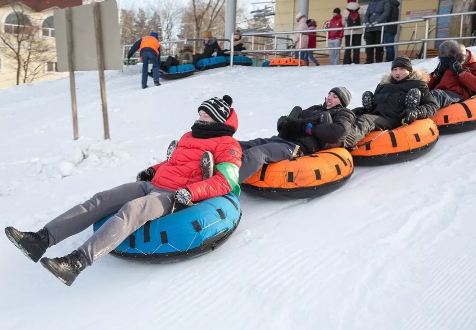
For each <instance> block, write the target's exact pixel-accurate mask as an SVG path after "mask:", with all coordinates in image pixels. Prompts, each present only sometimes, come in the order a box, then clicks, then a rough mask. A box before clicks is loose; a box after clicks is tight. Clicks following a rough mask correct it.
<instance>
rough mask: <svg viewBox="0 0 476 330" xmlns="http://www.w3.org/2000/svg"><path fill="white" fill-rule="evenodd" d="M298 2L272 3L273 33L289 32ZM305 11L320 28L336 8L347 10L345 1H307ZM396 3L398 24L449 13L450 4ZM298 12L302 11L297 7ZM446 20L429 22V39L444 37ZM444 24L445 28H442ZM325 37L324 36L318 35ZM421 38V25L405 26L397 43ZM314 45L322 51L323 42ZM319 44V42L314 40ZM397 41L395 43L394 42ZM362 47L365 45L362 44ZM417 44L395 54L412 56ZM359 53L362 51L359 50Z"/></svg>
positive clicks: (432, 0) (363, 1)
mask: <svg viewBox="0 0 476 330" xmlns="http://www.w3.org/2000/svg"><path fill="white" fill-rule="evenodd" d="M299 1H302V0H276V3H275V13H276V16H275V31H292V30H294V29H295V27H296V21H295V16H296V14H297V13H298V8H299ZM308 2H309V9H308V17H309V18H312V19H314V20H315V21H316V22H317V28H318V29H319V28H323V26H324V23H325V22H326V21H328V20H330V19H331V18H332V12H333V10H334V8H340V9H341V11H343V10H344V9H345V8H346V6H347V1H346V0H334V1H328V0H308ZM357 2H358V3H359V5H360V7H361V8H362V9H363V10H364V12H365V11H366V9H367V6H368V4H369V3H370V0H358V1H357ZM399 2H400V21H405V20H410V19H415V18H421V17H422V16H427V15H436V14H438V13H449V12H450V10H451V7H452V5H453V2H454V0H418V1H417V0H399ZM301 8H302V7H301ZM448 20H449V19H447V20H442V19H439V20H438V22H437V20H436V19H433V20H431V21H430V31H431V33H430V35H429V37H430V38H434V37H435V36H436V34H437V33H438V34H439V35H438V37H441V36H445V29H446V31H447V25H448V24H447V22H446V21H448ZM445 24H446V25H445ZM321 35H322V36H325V34H321ZM424 36H425V23H424V22H421V23H418V24H415V23H408V24H404V25H401V27H400V29H399V34H398V35H397V37H398V40H399V41H410V40H412V39H414V38H416V39H421V38H424ZM322 39H324V38H321V42H320V43H318V45H317V47H325V42H324V41H322ZM318 40H319V39H318ZM396 40H397V39H396ZM362 43H363V44H365V42H364V41H363V40H362ZM420 47H421V44H416V45H413V46H412V45H402V46H400V47H399V53H407V54H409V50H411V49H412V48H413V49H414V52H412V53H413V56H415V55H416V54H417V53H419V52H420ZM428 48H429V49H432V48H435V42H430V43H429V44H428ZM362 50H363V49H362Z"/></svg>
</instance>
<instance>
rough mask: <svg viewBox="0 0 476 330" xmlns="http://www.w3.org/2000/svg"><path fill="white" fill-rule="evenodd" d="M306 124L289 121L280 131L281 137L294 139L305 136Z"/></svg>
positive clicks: (299, 121)
mask: <svg viewBox="0 0 476 330" xmlns="http://www.w3.org/2000/svg"><path fill="white" fill-rule="evenodd" d="M306 127H307V123H306V122H304V121H301V120H289V121H288V122H287V123H286V125H284V127H283V128H282V129H281V135H282V137H285V138H296V137H300V136H304V135H306Z"/></svg>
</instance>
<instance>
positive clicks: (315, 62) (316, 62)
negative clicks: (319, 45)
mask: <svg viewBox="0 0 476 330" xmlns="http://www.w3.org/2000/svg"><path fill="white" fill-rule="evenodd" d="M307 58H309V59H311V61H312V62H314V64H315V65H316V66H318V65H319V61H318V60H317V59H316V58H315V57H314V54H313V53H312V52H309V53H308V54H307Z"/></svg>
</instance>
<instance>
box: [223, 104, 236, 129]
mask: <svg viewBox="0 0 476 330" xmlns="http://www.w3.org/2000/svg"><path fill="white" fill-rule="evenodd" d="M224 124H225V125H228V126H231V127H233V128H234V129H235V132H236V131H237V130H238V116H237V115H236V112H235V109H233V108H231V109H230V116H229V117H228V119H227V120H226V121H225V122H224Z"/></svg>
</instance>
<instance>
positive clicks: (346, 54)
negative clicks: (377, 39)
mask: <svg viewBox="0 0 476 330" xmlns="http://www.w3.org/2000/svg"><path fill="white" fill-rule="evenodd" d="M352 37H353V36H352ZM344 38H345V46H346V47H349V46H350V45H351V43H350V35H347V36H344ZM351 53H352V49H346V50H345V51H344V64H351V63H352V58H351V57H350V54H351Z"/></svg>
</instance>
